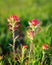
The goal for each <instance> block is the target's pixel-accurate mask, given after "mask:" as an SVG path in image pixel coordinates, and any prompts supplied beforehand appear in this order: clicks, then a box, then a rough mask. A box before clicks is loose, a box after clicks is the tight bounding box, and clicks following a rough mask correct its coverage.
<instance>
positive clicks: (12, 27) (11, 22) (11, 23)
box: [7, 15, 20, 30]
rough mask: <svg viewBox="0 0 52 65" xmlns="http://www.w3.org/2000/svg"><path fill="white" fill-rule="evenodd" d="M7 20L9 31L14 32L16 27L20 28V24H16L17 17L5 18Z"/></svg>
mask: <svg viewBox="0 0 52 65" xmlns="http://www.w3.org/2000/svg"><path fill="white" fill-rule="evenodd" d="M7 20H8V29H9V30H16V29H17V27H19V26H20V24H18V22H20V20H19V18H18V17H17V16H15V15H14V16H10V17H9V18H7Z"/></svg>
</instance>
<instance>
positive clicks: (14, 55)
mask: <svg viewBox="0 0 52 65" xmlns="http://www.w3.org/2000/svg"><path fill="white" fill-rule="evenodd" d="M13 57H14V60H15V57H16V54H15V39H14V30H13Z"/></svg>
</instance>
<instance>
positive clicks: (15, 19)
mask: <svg viewBox="0 0 52 65" xmlns="http://www.w3.org/2000/svg"><path fill="white" fill-rule="evenodd" d="M7 20H8V22H10V21H11V20H12V21H13V20H14V21H16V22H19V18H18V17H17V16H15V15H14V16H10V17H9V18H8V19H7Z"/></svg>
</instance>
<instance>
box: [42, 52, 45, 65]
mask: <svg viewBox="0 0 52 65" xmlns="http://www.w3.org/2000/svg"><path fill="white" fill-rule="evenodd" d="M44 58H45V52H44V51H43V57H42V61H41V65H43V62H44Z"/></svg>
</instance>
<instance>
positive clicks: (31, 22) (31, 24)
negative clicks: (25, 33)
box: [29, 19, 40, 26]
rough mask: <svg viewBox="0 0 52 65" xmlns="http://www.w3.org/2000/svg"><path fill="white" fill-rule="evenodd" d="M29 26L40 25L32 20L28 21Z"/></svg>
mask: <svg viewBox="0 0 52 65" xmlns="http://www.w3.org/2000/svg"><path fill="white" fill-rule="evenodd" d="M29 25H30V26H36V25H40V22H39V21H38V20H36V19H33V20H31V21H29Z"/></svg>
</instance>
